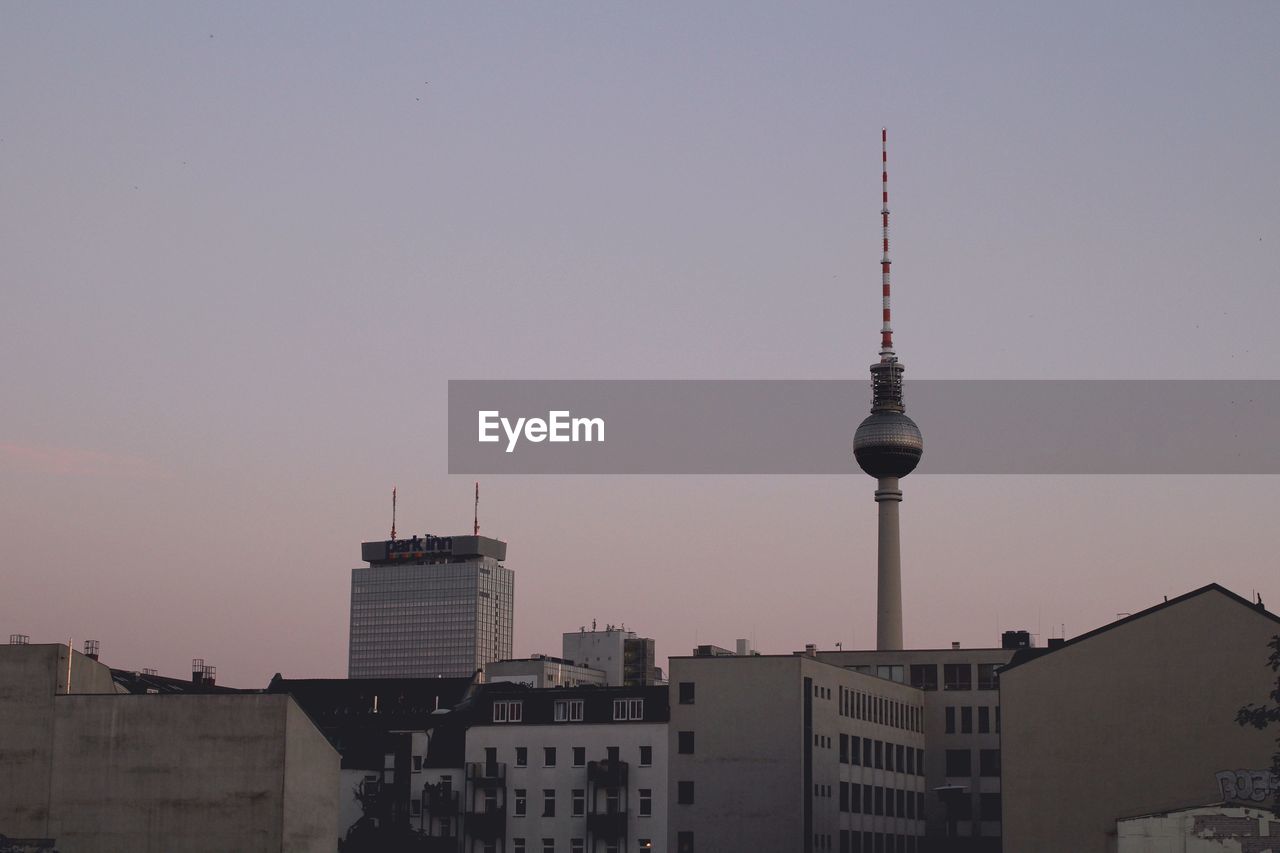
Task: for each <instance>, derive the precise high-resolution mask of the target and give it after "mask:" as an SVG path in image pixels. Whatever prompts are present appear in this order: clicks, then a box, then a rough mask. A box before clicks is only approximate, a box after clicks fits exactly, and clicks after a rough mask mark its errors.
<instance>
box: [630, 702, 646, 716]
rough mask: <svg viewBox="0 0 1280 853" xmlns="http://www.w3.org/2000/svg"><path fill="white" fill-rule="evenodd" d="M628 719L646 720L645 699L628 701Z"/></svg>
mask: <svg viewBox="0 0 1280 853" xmlns="http://www.w3.org/2000/svg"><path fill="white" fill-rule="evenodd" d="M627 719H628V720H643V719H644V700H643V699H628V700H627Z"/></svg>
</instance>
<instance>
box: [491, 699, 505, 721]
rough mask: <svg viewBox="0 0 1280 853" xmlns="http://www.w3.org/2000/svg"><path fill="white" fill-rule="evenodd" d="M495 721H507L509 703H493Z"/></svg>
mask: <svg viewBox="0 0 1280 853" xmlns="http://www.w3.org/2000/svg"><path fill="white" fill-rule="evenodd" d="M493 721H494V722H495V723H505V722H506V721H507V703H506V702H494V703H493Z"/></svg>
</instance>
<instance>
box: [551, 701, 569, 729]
mask: <svg viewBox="0 0 1280 853" xmlns="http://www.w3.org/2000/svg"><path fill="white" fill-rule="evenodd" d="M554 709H555V710H554V714H553V717H554V720H555V722H557V723H564V722H568V720H569V700H567V699H557V700H556V702H555V706H554Z"/></svg>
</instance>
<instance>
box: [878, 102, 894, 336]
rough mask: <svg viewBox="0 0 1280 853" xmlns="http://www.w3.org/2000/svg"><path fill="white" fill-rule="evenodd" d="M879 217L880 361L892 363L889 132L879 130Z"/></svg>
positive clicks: (883, 129) (886, 129) (882, 129)
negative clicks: (881, 247) (881, 230)
mask: <svg viewBox="0 0 1280 853" xmlns="http://www.w3.org/2000/svg"><path fill="white" fill-rule="evenodd" d="M880 187H881V189H880V193H881V207H880V216H881V218H882V220H883V228H884V254H883V255H882V256H881V258H880V282H881V287H882V289H883V299H884V323H883V325H882V326H881V327H880V360H881V361H892V360H893V357H894V354H893V326H892V325H891V323H890V318H889V265H890V264H891V263H893V262H892V261H890V260H889V130H888V128H885V127H882V128H880Z"/></svg>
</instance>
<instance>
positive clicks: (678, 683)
mask: <svg viewBox="0 0 1280 853" xmlns="http://www.w3.org/2000/svg"><path fill="white" fill-rule="evenodd" d="M670 664H671V669H670V685H669V687H670V697H671V724H670V730H669V736H670V741H669V745H668V762H669V773H668V775H669V782H668V797H669V805H668V812H667V815H668V833H667V849H668V850H671V851H675V853H696V851H720V850H778V851H784V850H785V851H795V853H811V851H824V850H832V851H837V850H857V851H865V853H873V851H881V853H883V851H892V853H908V852H909V853H917V851H920V850H923V849H924V847H923V846H922V836H923V834H924V829H925V822H924V820H923V819H922V818H923V814H922V809H923V802H924V798H925V777H924V775H923V772H922V770H921V768H922V767H923V766H924V765H925V763H926V762H927V760H928V759H927V757H926V756H925V751H924V733H923V728H924V701H923V695H922V693H921V691H919V690H916V689H914V688H912V687H910V686H908V685H905V684H899V683H895V682H893V681H889V680H886V679H880V678H876V677H874V676H869V675H865V674H862V673H858V672H855V671H853V670H848V669H844V668H842V667H838V666H833V665H831V664H829V663H825V662H823V661H821V660H818V659H817V658H814V657H811V656H802V655H781V656H768V655H766V656H761V655H749V656H736V655H717V656H706V657H677V658H671V659H670Z"/></svg>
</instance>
